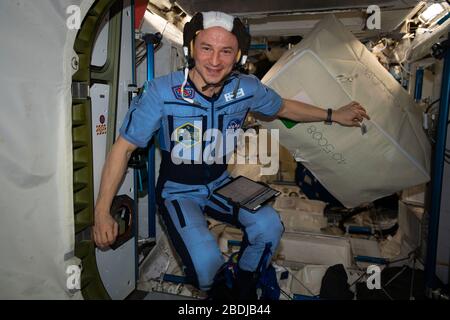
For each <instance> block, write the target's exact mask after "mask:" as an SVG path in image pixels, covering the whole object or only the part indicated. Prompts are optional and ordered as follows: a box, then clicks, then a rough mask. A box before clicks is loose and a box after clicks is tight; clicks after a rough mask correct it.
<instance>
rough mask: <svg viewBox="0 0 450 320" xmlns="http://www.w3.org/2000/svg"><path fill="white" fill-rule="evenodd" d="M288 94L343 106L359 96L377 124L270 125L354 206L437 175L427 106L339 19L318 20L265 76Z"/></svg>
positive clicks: (318, 103) (340, 197) (335, 192)
mask: <svg viewBox="0 0 450 320" xmlns="http://www.w3.org/2000/svg"><path fill="white" fill-rule="evenodd" d="M262 81H263V82H264V83H265V84H266V85H268V86H270V87H271V88H273V89H274V90H275V91H277V92H278V93H279V94H280V95H281V96H282V97H283V98H287V99H293V100H299V101H303V102H306V103H311V104H314V105H316V106H321V107H323V108H332V109H337V108H339V107H341V106H343V105H345V104H347V103H349V102H351V101H353V100H355V101H358V102H360V103H361V105H363V106H364V107H365V108H366V110H367V112H368V114H369V116H370V117H371V120H370V121H364V124H365V126H366V127H367V132H366V133H365V134H363V133H362V130H360V129H359V128H355V127H352V128H350V127H343V126H340V125H338V124H333V125H331V126H328V125H325V124H323V123H299V124H297V125H295V126H294V127H293V128H291V129H288V128H287V127H286V126H285V125H284V124H283V123H282V122H281V121H280V120H278V119H277V120H274V121H272V122H263V124H264V126H265V127H267V128H271V129H273V128H276V129H279V130H280V143H281V144H282V145H283V146H285V147H286V148H288V149H289V151H290V152H291V153H292V154H293V156H294V157H295V158H296V160H297V161H303V162H304V163H303V164H304V165H305V166H306V167H307V168H308V169H309V170H310V171H311V172H312V173H313V174H314V175H315V177H316V178H317V179H318V180H319V181H320V182H321V183H322V184H323V185H324V187H325V188H326V189H328V191H329V192H330V193H331V194H333V195H334V196H335V197H336V198H337V199H338V200H339V201H341V202H342V203H343V204H344V205H345V206H347V207H355V206H357V205H359V204H361V203H364V202H369V201H373V200H376V199H378V198H381V197H384V196H388V195H390V194H392V193H394V192H397V191H400V190H402V189H405V188H408V187H411V186H415V185H418V184H421V183H424V182H427V181H428V180H429V179H430V176H429V162H430V160H429V158H430V145H429V142H428V140H427V138H426V136H425V134H424V132H423V130H422V127H421V111H420V110H419V108H418V106H417V105H416V104H415V103H414V101H413V99H412V98H411V97H410V96H409V94H408V93H407V92H406V91H405V90H404V89H403V88H402V87H401V85H400V84H399V83H398V82H397V81H396V80H395V79H394V78H393V77H392V76H391V75H390V74H389V72H388V71H387V70H386V69H384V68H383V66H382V65H381V64H379V62H378V61H377V59H376V57H375V56H373V55H372V53H370V52H369V51H368V50H367V49H366V47H365V46H364V45H363V44H362V43H360V42H359V41H358V40H357V39H356V38H355V37H354V36H353V35H352V34H351V33H350V32H349V31H347V30H346V29H345V27H344V26H343V25H342V24H341V23H340V22H339V21H338V20H337V19H336V18H335V17H334V16H329V17H327V18H325V19H324V20H322V21H321V22H319V23H318V24H317V25H316V27H315V28H314V30H313V31H312V32H311V33H310V34H309V35H308V36H307V37H306V38H305V39H304V40H303V41H302V42H300V43H299V44H298V45H297V46H295V47H294V48H293V49H292V50H290V51H288V52H286V53H285V54H284V55H283V56H282V58H281V59H280V60H279V61H278V62H277V63H276V64H275V65H274V66H273V67H272V69H271V70H270V71H269V72H268V73H267V74H266V76H265V77H264V78H263V80H262Z"/></svg>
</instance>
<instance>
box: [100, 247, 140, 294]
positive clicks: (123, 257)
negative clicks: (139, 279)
mask: <svg viewBox="0 0 450 320" xmlns="http://www.w3.org/2000/svg"><path fill="white" fill-rule="evenodd" d="M95 254H96V258H97V267H98V270H99V273H100V277H101V278H102V282H103V285H104V286H105V289H106V291H107V292H108V294H109V296H110V297H111V299H113V300H122V299H125V298H126V297H127V296H128V295H129V294H130V293H131V292H132V291H133V290H134V288H135V272H136V270H135V265H136V264H135V254H136V251H135V240H134V238H132V239H130V240H129V241H128V242H126V243H124V244H123V245H121V246H120V247H119V248H117V249H116V250H114V251H112V250H108V251H101V250H99V249H95Z"/></svg>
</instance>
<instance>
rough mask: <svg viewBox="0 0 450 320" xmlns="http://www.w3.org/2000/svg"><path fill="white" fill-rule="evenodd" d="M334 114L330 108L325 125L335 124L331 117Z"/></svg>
mask: <svg viewBox="0 0 450 320" xmlns="http://www.w3.org/2000/svg"><path fill="white" fill-rule="evenodd" d="M332 114H333V110H332V109H331V108H328V110H327V120H325V124H328V125H331V124H333V121H331V115H332Z"/></svg>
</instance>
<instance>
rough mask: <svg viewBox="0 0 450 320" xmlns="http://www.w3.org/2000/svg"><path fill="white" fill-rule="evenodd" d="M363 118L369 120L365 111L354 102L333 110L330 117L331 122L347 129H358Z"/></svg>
mask: <svg viewBox="0 0 450 320" xmlns="http://www.w3.org/2000/svg"><path fill="white" fill-rule="evenodd" d="M364 118H366V119H367V120H370V117H369V116H368V115H367V112H366V109H364V108H363V107H362V106H361V105H360V104H359V103H358V102H356V101H352V102H350V103H349V104H347V105H345V106H343V107H340V108H339V109H337V110H334V111H333V114H332V117H331V119H332V121H334V122H337V123H339V124H340V125H343V126H347V127H360V126H361V122H362V121H363V119H364Z"/></svg>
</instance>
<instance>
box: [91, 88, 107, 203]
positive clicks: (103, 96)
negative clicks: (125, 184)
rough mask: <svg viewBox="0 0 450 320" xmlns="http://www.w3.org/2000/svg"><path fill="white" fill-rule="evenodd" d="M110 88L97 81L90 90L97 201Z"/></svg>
mask: <svg viewBox="0 0 450 320" xmlns="http://www.w3.org/2000/svg"><path fill="white" fill-rule="evenodd" d="M109 89H110V88H109V85H106V84H98V83H96V84H94V85H93V86H92V87H91V90H90V94H91V106H92V107H91V110H92V150H93V152H92V155H93V180H94V201H95V203H97V195H98V192H99V189H100V180H101V175H102V168H103V165H104V163H105V157H106V133H107V130H108V121H107V119H108V103H109Z"/></svg>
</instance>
